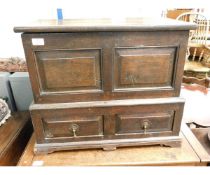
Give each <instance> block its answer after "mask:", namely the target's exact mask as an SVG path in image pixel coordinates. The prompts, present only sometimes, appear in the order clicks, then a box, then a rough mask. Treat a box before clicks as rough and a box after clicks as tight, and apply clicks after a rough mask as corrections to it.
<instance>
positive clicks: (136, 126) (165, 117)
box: [116, 111, 174, 134]
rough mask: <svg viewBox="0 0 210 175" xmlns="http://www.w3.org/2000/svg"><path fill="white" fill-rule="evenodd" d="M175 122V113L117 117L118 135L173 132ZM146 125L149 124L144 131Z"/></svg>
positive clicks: (137, 114) (149, 113)
mask: <svg viewBox="0 0 210 175" xmlns="http://www.w3.org/2000/svg"><path fill="white" fill-rule="evenodd" d="M173 120H174V111H169V112H162V113H151V112H148V113H141V112H140V113H136V114H128V115H123V114H122V115H116V122H117V125H116V134H126V133H130V134H134V133H144V134H145V132H148V133H152V132H163V131H172V130H173ZM144 123H147V128H146V130H144Z"/></svg>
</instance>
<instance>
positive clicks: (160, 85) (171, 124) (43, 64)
mask: <svg viewBox="0 0 210 175" xmlns="http://www.w3.org/2000/svg"><path fill="white" fill-rule="evenodd" d="M194 28H195V25H194V24H190V23H184V22H180V21H174V20H169V19H150V18H148V19H146V18H145V19H144V18H133V19H125V20H121V21H113V20H111V19H102V20H87V19H84V20H63V21H59V22H58V21H56V20H44V21H38V23H36V24H33V25H32V26H30V25H29V26H22V27H15V28H14V30H15V32H23V34H22V41H23V46H24V51H25V55H26V60H27V64H28V69H29V75H30V80H31V84H32V89H33V93H34V104H32V105H31V106H30V111H31V116H32V120H33V125H34V128H35V134H36V141H37V144H36V146H35V152H37V153H49V152H53V151H57V150H66V149H84V148H103V149H104V150H110V149H115V148H116V147H120V146H136V145H148V144H163V145H168V146H178V145H179V144H180V137H179V131H180V123H181V119H182V112H183V106H184V101H183V99H181V98H179V94H180V87H181V82H182V75H183V68H184V61H185V52H186V47H187V42H188V33H189V30H190V29H194Z"/></svg>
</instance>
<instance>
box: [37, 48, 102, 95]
mask: <svg viewBox="0 0 210 175" xmlns="http://www.w3.org/2000/svg"><path fill="white" fill-rule="evenodd" d="M35 56H36V60H37V67H38V73H39V79H40V86H41V89H42V93H48V92H51V93H52V92H61V91H69V92H72V91H81V90H94V89H98V90H100V89H101V72H100V71H101V53H100V50H97V49H95V50H94V49H90V50H48V51H35Z"/></svg>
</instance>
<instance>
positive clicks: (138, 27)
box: [14, 18, 196, 32]
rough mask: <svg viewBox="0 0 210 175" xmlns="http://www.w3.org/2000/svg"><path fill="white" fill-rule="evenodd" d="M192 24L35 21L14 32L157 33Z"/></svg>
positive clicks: (155, 20) (192, 26)
mask: <svg viewBox="0 0 210 175" xmlns="http://www.w3.org/2000/svg"><path fill="white" fill-rule="evenodd" d="M195 28H196V25H195V24H193V23H184V22H181V21H175V20H171V19H162V18H121V19H106V18H104V19H64V20H61V21H58V20H54V19H52V20H37V21H34V22H32V23H31V24H28V25H27V26H26V25H25V26H24V25H23V26H17V27H15V28H14V31H15V32H84V31H145V30H146V31H157V30H165V29H169V30H189V29H195Z"/></svg>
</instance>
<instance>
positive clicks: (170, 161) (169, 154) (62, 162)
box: [18, 135, 200, 166]
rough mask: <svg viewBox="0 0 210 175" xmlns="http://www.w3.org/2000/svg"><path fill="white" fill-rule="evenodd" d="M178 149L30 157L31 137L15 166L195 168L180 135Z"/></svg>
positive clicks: (194, 159) (193, 155)
mask: <svg viewBox="0 0 210 175" xmlns="http://www.w3.org/2000/svg"><path fill="white" fill-rule="evenodd" d="M181 137H182V144H181V147H176V148H170V147H161V146H142V147H131V148H119V149H117V150H115V151H103V150H100V149H93V150H80V151H61V152H55V153H52V154H48V155H34V153H33V147H34V144H35V137H34V135H33V137H31V140H30V142H29V143H28V146H27V148H26V150H25V152H24V154H23V155H22V157H21V159H20V161H19V163H18V165H19V166H31V165H33V164H35V163H36V161H41V162H42V165H43V166H119V165H121V166H126V165H143V166H145V165H147V166H148V165H149V166H166V165H170V166H171V165H199V164H200V159H199V157H198V156H197V155H196V153H195V152H194V150H193V149H192V147H191V145H190V144H189V143H188V141H187V140H186V138H185V137H184V136H183V135H182V136H181Z"/></svg>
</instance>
